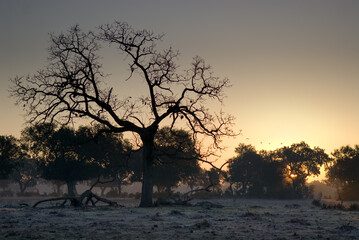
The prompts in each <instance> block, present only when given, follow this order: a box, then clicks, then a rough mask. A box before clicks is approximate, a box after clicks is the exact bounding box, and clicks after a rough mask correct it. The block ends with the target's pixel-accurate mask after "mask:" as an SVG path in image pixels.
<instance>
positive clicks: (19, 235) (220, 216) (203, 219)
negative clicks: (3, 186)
mask: <svg viewBox="0 0 359 240" xmlns="http://www.w3.org/2000/svg"><path fill="white" fill-rule="evenodd" d="M211 202H212V203H219V204H222V205H224V207H223V208H216V207H210V206H206V205H203V206H197V207H156V208H138V207H136V206H137V205H138V201H137V200H128V199H127V200H126V199H121V200H120V201H119V203H120V204H123V205H125V206H126V207H118V208H112V207H105V206H104V207H97V208H79V209H74V208H71V207H65V208H59V207H56V206H54V204H52V205H51V204H44V205H40V207H39V208H36V209H33V208H31V207H27V206H24V207H20V205H19V203H12V204H7V203H6V202H5V201H4V199H2V200H1V199H0V239H277V240H279V239H283V240H284V239H359V212H358V211H343V210H322V209H320V208H319V207H314V206H313V205H312V204H311V201H309V200H286V201H284V200H254V199H253V200H251V199H250V200H248V199H246V200H236V201H235V202H233V201H232V200H229V199H228V200H211ZM194 203H195V202H194Z"/></svg>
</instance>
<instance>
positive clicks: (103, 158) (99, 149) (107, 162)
mask: <svg viewBox="0 0 359 240" xmlns="http://www.w3.org/2000/svg"><path fill="white" fill-rule="evenodd" d="M101 129H102V128H101V127H100V126H99V125H97V126H94V127H84V126H83V127H80V128H79V129H78V131H77V136H78V137H79V138H80V142H81V141H82V142H84V143H86V144H83V145H82V147H81V150H80V151H81V153H82V154H83V155H85V156H86V155H87V156H88V157H90V158H92V160H93V162H96V163H97V164H98V165H100V166H102V168H101V170H102V171H99V172H98V177H102V178H104V179H103V181H101V182H106V184H101V182H100V185H99V186H100V187H101V186H102V187H104V186H111V187H114V186H115V185H116V187H117V189H118V194H119V195H121V189H122V185H127V184H129V183H130V182H129V178H130V176H131V175H132V173H133V171H132V170H131V169H130V167H129V165H128V160H129V158H130V154H131V153H132V147H131V145H130V143H129V142H128V141H127V140H125V139H124V138H123V134H121V133H113V132H102V133H101V132H100V131H101ZM89 139H93V141H89ZM111 179H113V182H109V181H111ZM113 184H115V185H113Z"/></svg>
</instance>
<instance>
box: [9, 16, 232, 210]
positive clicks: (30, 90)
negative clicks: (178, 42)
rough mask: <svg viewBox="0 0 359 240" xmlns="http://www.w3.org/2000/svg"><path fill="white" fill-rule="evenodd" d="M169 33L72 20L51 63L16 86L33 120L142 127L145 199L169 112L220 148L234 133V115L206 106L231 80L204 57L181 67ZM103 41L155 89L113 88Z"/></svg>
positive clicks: (57, 39) (146, 202)
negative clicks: (137, 93) (121, 91)
mask: <svg viewBox="0 0 359 240" xmlns="http://www.w3.org/2000/svg"><path fill="white" fill-rule="evenodd" d="M162 37H163V35H156V34H154V33H152V32H151V31H147V30H140V31H137V30H134V29H133V28H132V27H130V26H129V25H128V24H126V23H122V22H114V23H113V24H108V25H103V26H101V27H100V31H99V32H97V33H96V32H88V33H85V32H83V31H81V30H80V28H79V27H78V26H75V27H72V28H71V29H70V31H68V32H67V33H66V34H60V35H58V36H56V35H51V43H52V44H51V46H50V48H49V55H50V56H49V59H50V61H51V62H50V64H49V65H48V67H46V68H45V69H43V70H41V71H38V73H37V74H35V75H32V76H28V77H25V78H23V77H16V78H15V79H13V88H12V90H11V92H12V95H13V96H14V97H16V98H17V103H19V104H21V105H24V106H25V109H26V110H27V111H28V114H29V116H30V119H29V120H30V122H45V121H49V122H53V121H55V120H57V121H59V122H61V123H62V124H67V123H69V122H71V121H72V120H74V119H78V118H84V117H87V118H90V119H92V120H94V121H96V122H98V123H101V124H103V125H105V126H106V127H107V129H106V130H104V131H111V132H117V133H120V132H132V133H135V134H137V136H139V138H140V139H141V142H142V147H143V152H142V153H143V157H142V159H143V160H142V162H143V181H142V195H141V203H140V205H141V206H152V187H153V161H154V138H155V135H156V133H157V131H158V127H159V125H160V123H162V122H163V121H164V120H165V119H169V120H170V121H171V126H174V125H175V124H176V123H178V122H183V123H186V124H187V127H188V129H189V130H191V131H192V132H193V133H194V136H196V135H205V136H209V137H211V138H212V139H213V144H214V146H215V147H219V140H220V137H221V136H224V135H225V136H228V135H234V134H233V132H232V131H231V129H230V126H231V125H232V120H233V118H232V117H231V116H225V115H224V114H223V113H222V112H220V113H218V114H211V113H210V111H209V109H208V108H207V107H205V102H206V101H209V100H216V101H219V102H222V99H223V91H224V89H225V88H226V87H227V86H228V84H229V81H228V79H223V80H221V79H220V78H218V77H216V76H214V75H213V73H212V71H211V67H210V66H209V65H207V64H206V63H205V61H204V60H203V59H202V58H200V57H195V58H194V59H193V62H192V63H191V65H190V68H189V69H188V70H186V71H184V72H180V71H179V70H178V66H177V64H176V59H177V57H178V52H177V51H174V50H173V49H172V48H169V49H167V50H163V51H161V50H158V49H157V46H156V44H157V42H158V41H160V40H161V39H162ZM101 43H107V44H110V45H111V46H114V47H115V48H116V49H117V50H118V51H120V52H121V53H123V54H124V55H125V56H126V59H127V60H128V61H129V66H130V77H129V79H128V81H136V80H141V81H142V83H143V84H144V85H145V87H146V89H147V90H148V92H147V95H145V96H141V97H139V98H137V99H133V98H132V97H131V96H129V97H126V98H123V99H121V98H119V97H117V96H116V94H115V91H114V89H113V88H108V89H106V88H103V85H101V82H103V81H105V79H106V78H105V74H103V73H102V66H101V64H100V62H99V59H100V57H99V51H98V50H99V49H100V44H101ZM134 75H136V78H133V77H132V76H134ZM181 120H183V121H181Z"/></svg>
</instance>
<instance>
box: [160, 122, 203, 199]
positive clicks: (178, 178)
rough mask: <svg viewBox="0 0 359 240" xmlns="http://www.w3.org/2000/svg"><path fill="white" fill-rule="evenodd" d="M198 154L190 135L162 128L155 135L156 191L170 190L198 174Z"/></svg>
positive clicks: (168, 191)
mask: <svg viewBox="0 0 359 240" xmlns="http://www.w3.org/2000/svg"><path fill="white" fill-rule="evenodd" d="M198 157H199V154H198V153H197V151H196V148H195V143H194V141H193V139H192V138H191V135H190V134H189V133H188V132H186V131H184V130H177V129H170V128H169V127H164V128H162V129H160V130H159V131H158V132H157V134H156V135H155V163H154V170H153V171H154V178H153V183H154V185H155V186H157V189H158V191H159V192H160V191H162V190H163V189H166V192H167V194H168V195H171V189H172V188H173V187H176V186H178V184H179V183H181V182H182V183H183V182H185V181H186V179H188V178H189V177H191V176H195V175H197V174H199V172H200V170H201V168H200V166H199V163H198Z"/></svg>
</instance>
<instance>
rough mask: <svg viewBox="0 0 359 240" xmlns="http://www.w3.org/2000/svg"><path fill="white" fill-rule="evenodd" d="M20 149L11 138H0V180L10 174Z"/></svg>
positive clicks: (14, 139) (13, 138)
mask: <svg viewBox="0 0 359 240" xmlns="http://www.w3.org/2000/svg"><path fill="white" fill-rule="evenodd" d="M19 154H20V148H19V146H18V144H17V140H16V138H15V137H13V136H0V179H7V178H8V177H9V175H10V174H11V172H12V170H13V168H14V164H15V160H16V159H18V157H19Z"/></svg>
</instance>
